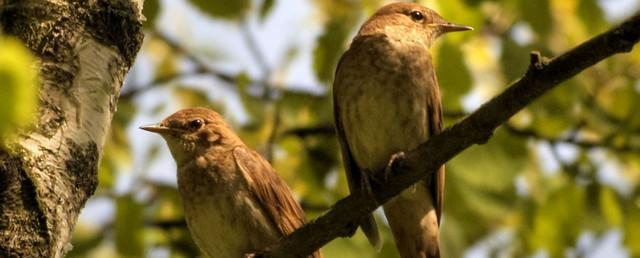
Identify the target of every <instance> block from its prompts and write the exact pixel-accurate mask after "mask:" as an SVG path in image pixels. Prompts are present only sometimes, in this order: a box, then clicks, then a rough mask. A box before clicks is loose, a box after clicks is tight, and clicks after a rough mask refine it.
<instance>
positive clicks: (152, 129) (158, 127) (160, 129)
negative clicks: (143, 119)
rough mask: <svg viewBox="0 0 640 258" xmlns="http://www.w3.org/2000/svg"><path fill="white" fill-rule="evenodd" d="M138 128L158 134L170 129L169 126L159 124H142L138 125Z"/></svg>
mask: <svg viewBox="0 0 640 258" xmlns="http://www.w3.org/2000/svg"><path fill="white" fill-rule="evenodd" d="M139 128H140V129H142V130H145V131H149V132H152V133H158V134H165V133H168V132H170V131H171V129H170V128H169V127H166V126H163V125H160V124H152V125H144V126H140V127H139Z"/></svg>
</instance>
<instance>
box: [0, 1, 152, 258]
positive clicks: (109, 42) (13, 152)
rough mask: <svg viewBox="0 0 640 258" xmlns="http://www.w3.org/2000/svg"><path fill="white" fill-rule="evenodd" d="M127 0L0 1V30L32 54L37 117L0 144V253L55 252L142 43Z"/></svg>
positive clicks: (87, 192)
mask: <svg viewBox="0 0 640 258" xmlns="http://www.w3.org/2000/svg"><path fill="white" fill-rule="evenodd" d="M141 21H142V15H141V13H140V7H139V6H138V3H137V1H135V2H134V1H131V0H115V1H109V0H94V1H80V0H49V1H42V0H4V1H0V30H1V31H2V32H3V33H6V34H9V35H12V36H15V37H17V38H19V39H20V40H22V41H23V42H24V44H25V45H26V46H27V47H28V48H29V49H30V50H31V51H32V52H33V53H34V55H35V56H36V57H37V59H38V64H37V68H38V69H39V73H40V76H39V80H40V95H39V100H40V103H39V104H40V107H39V111H38V113H39V118H38V120H37V124H36V126H35V128H34V129H32V130H30V131H25V132H21V134H20V137H18V139H17V140H16V142H14V143H12V144H10V147H9V148H0V257H62V256H64V255H65V253H66V252H67V251H68V250H69V249H70V245H69V241H70V238H71V232H72V231H73V227H74V225H75V222H76V220H77V218H78V214H79V212H80V210H81V208H82V207H83V206H84V204H85V202H86V200H87V199H88V198H89V197H90V196H91V195H92V194H93V192H94V190H95V188H96V186H97V183H98V177H97V172H98V162H99V160H100V155H101V152H102V147H103V145H104V142H105V138H106V136H107V132H108V130H109V125H110V124H111V119H112V117H113V113H114V112H115V111H116V104H117V100H118V95H119V93H120V88H121V86H122V82H123V78H124V76H125V74H126V73H127V71H128V70H129V67H131V65H132V63H133V61H134V59H135V56H136V54H137V52H138V50H139V49H140V46H141V44H142V37H143V35H142V32H141Z"/></svg>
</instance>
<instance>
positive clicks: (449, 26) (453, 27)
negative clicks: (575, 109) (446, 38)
mask: <svg viewBox="0 0 640 258" xmlns="http://www.w3.org/2000/svg"><path fill="white" fill-rule="evenodd" d="M438 27H439V28H440V31H441V32H442V33H443V34H444V33H449V32H456V31H467V30H473V27H470V26H466V25H460V24H455V23H450V22H446V23H440V24H438Z"/></svg>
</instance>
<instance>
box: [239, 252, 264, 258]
mask: <svg viewBox="0 0 640 258" xmlns="http://www.w3.org/2000/svg"><path fill="white" fill-rule="evenodd" d="M260 257H262V254H261V253H257V252H256V253H248V254H245V255H244V256H243V257H242V258H260Z"/></svg>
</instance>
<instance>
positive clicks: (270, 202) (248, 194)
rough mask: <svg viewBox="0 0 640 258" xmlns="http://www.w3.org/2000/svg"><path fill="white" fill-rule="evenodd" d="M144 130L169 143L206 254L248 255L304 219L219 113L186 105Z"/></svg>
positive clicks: (223, 257)
mask: <svg viewBox="0 0 640 258" xmlns="http://www.w3.org/2000/svg"><path fill="white" fill-rule="evenodd" d="M140 128H141V129H143V130H147V131H150V132H154V133H158V134H160V135H161V136H162V137H163V138H164V139H165V141H166V142H167V145H168V146H169V149H170V151H171V155H172V156H173V158H174V159H175V161H176V163H177V167H178V191H179V192H180V196H181V198H182V203H183V205H184V212H185V218H186V221H187V226H188V228H189V231H190V232H191V236H192V237H193V240H194V241H195V243H196V245H198V247H199V248H200V250H202V252H203V253H205V254H206V255H207V256H208V257H215V258H241V257H244V255H247V254H252V253H254V252H257V251H261V250H264V249H265V248H267V247H269V246H271V245H273V244H275V243H276V242H277V241H278V240H280V239H281V238H283V237H285V236H286V235H288V234H290V233H291V232H293V231H294V230H295V229H297V228H298V227H300V226H302V225H303V224H304V223H306V220H305V216H304V212H303V211H302V208H300V205H299V204H298V203H297V202H296V201H295V200H294V198H293V196H292V194H291V190H290V189H289V187H288V186H287V185H286V183H285V182H284V181H283V180H282V179H281V178H280V177H278V175H277V174H276V172H275V171H274V169H273V168H272V167H271V165H269V163H268V162H267V161H265V160H264V159H263V158H262V157H261V156H260V155H259V154H258V153H256V152H255V151H253V150H251V149H249V148H248V147H247V146H245V145H244V143H243V142H242V141H241V140H240V138H238V136H237V135H236V134H235V133H234V132H233V131H232V130H231V128H230V127H229V126H228V125H227V123H225V121H224V120H223V118H222V116H220V115H219V114H218V113H216V112H215V111H212V110H209V109H205V108H190V109H183V110H180V111H178V112H176V113H174V114H173V115H171V116H169V117H167V118H166V119H164V120H163V121H162V122H160V123H158V124H155V125H150V126H143V127H140ZM309 257H313V258H320V257H321V254H320V252H319V251H316V252H315V253H314V254H312V255H311V256H309Z"/></svg>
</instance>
